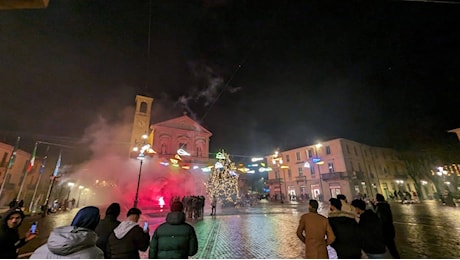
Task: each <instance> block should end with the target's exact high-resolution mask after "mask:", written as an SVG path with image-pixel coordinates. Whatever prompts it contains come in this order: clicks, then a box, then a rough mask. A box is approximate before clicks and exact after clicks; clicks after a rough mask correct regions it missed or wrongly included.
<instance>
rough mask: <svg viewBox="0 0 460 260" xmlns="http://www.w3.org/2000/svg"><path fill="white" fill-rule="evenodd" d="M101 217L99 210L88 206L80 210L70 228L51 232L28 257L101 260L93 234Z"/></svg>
mask: <svg viewBox="0 0 460 260" xmlns="http://www.w3.org/2000/svg"><path fill="white" fill-rule="evenodd" d="M100 219H101V216H100V214H99V209H98V208H96V207H94V206H88V207H84V208H82V209H80V210H79V211H78V212H77V215H75V217H74V218H73V220H72V223H71V224H70V226H63V227H57V228H55V229H53V231H51V234H50V236H49V237H48V242H47V243H46V244H44V245H42V246H41V247H39V248H38V249H37V250H35V252H34V253H33V254H32V255H31V256H30V258H31V259H55V258H66V259H77V258H80V259H103V258H104V252H102V250H101V249H100V248H99V247H97V246H96V241H97V234H96V232H94V229H96V226H97V225H98V223H99V221H100Z"/></svg>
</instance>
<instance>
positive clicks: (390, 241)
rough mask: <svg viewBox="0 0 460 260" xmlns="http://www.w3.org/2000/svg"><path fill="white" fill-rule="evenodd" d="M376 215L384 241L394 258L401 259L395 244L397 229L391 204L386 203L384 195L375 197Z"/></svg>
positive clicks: (378, 194)
mask: <svg viewBox="0 0 460 260" xmlns="http://www.w3.org/2000/svg"><path fill="white" fill-rule="evenodd" d="M375 200H376V202H375V206H374V208H375V213H376V214H377V216H378V217H379V219H380V222H381V225H382V232H383V240H384V242H385V245H386V246H387V248H388V251H390V254H391V256H393V258H401V257H400V256H399V252H398V249H397V248H396V244H395V233H396V232H395V227H394V225H393V214H392V212H391V208H390V204H388V203H387V202H386V201H385V197H383V195H382V194H380V193H377V194H376V196H375Z"/></svg>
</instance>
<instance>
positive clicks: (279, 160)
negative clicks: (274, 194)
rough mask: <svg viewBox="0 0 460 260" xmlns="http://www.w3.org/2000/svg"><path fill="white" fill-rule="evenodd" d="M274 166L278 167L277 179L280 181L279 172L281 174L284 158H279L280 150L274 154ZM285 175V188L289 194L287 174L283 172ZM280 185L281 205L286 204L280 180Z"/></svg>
mask: <svg viewBox="0 0 460 260" xmlns="http://www.w3.org/2000/svg"><path fill="white" fill-rule="evenodd" d="M272 164H273V165H276V172H275V178H278V180H279V172H280V168H281V165H282V164H283V158H282V157H281V156H279V151H278V150H276V151H275V154H273V158H272ZM283 173H284V175H283V176H284V188H285V192H287V186H286V172H285V171H283ZM278 183H279V186H280V193H281V194H280V196H281V203H284V197H283V192H282V189H281V180H279V182H278Z"/></svg>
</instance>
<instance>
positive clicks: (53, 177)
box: [42, 151, 62, 216]
mask: <svg viewBox="0 0 460 260" xmlns="http://www.w3.org/2000/svg"><path fill="white" fill-rule="evenodd" d="M61 158H62V151H60V152H59V158H58V160H57V162H56V168H55V169H54V172H53V175H51V177H50V178H51V181H50V185H49V187H48V192H47V194H46V199H45V203H44V204H43V206H45V207H44V209H43V210H44V212H42V214H43V216H46V215H48V203H49V200H50V196H51V191H52V190H53V186H54V182H55V181H56V179H58V178H59V177H60V176H59V175H58V173H59V167H60V166H61Z"/></svg>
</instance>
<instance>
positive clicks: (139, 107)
mask: <svg viewBox="0 0 460 260" xmlns="http://www.w3.org/2000/svg"><path fill="white" fill-rule="evenodd" d="M152 103H153V98H150V97H146V96H141V95H136V110H135V111H134V120H133V128H132V131H131V142H130V147H129V149H130V151H131V149H132V148H133V147H134V146H135V145H136V142H139V141H141V137H142V135H144V134H147V135H148V134H149V127H150V114H151V111H152Z"/></svg>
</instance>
